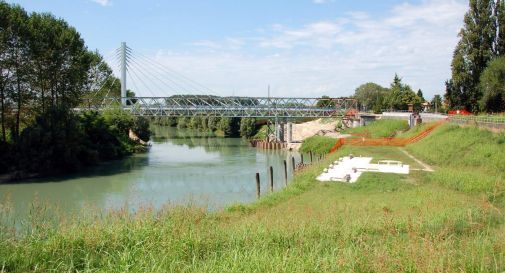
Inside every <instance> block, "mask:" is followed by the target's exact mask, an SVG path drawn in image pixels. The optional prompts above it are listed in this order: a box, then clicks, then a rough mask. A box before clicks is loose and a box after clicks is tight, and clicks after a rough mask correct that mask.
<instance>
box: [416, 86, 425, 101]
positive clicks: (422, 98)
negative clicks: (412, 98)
mask: <svg viewBox="0 0 505 273" xmlns="http://www.w3.org/2000/svg"><path fill="white" fill-rule="evenodd" d="M417 96H418V97H419V98H420V99H421V102H425V101H426V100H425V99H424V95H423V90H421V89H419V90H417Z"/></svg>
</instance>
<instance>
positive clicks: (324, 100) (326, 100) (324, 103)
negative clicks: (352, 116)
mask: <svg viewBox="0 0 505 273" xmlns="http://www.w3.org/2000/svg"><path fill="white" fill-rule="evenodd" d="M316 107H318V108H332V107H335V102H334V101H331V100H330V97H328V96H322V97H321V99H320V100H318V101H317V103H316Z"/></svg>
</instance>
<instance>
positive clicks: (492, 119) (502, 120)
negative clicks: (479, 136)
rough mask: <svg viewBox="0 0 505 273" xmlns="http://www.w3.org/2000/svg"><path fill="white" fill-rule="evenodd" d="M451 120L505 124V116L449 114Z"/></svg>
mask: <svg viewBox="0 0 505 273" xmlns="http://www.w3.org/2000/svg"><path fill="white" fill-rule="evenodd" d="M449 121H456V122H458V121H466V122H470V121H474V122H477V123H490V124H505V116H449Z"/></svg>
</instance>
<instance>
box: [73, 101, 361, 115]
mask: <svg viewBox="0 0 505 273" xmlns="http://www.w3.org/2000/svg"><path fill="white" fill-rule="evenodd" d="M124 104H126V105H124ZM118 107H122V108H123V109H125V110H128V111H130V112H131V113H132V114H133V115H137V116H171V117H193V116H216V117H260V118H261V117H263V118H324V117H343V116H345V115H346V114H347V113H348V111H349V110H351V109H356V107H357V100H356V99H352V98H268V97H217V96H172V97H135V98H119V97H112V98H104V99H100V100H97V99H95V100H92V99H89V100H85V101H84V102H83V103H82V105H81V106H80V107H78V108H76V110H85V109H91V110H99V111H100V110H105V109H111V108H118Z"/></svg>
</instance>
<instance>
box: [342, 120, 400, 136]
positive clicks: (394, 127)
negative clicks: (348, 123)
mask: <svg viewBox="0 0 505 273" xmlns="http://www.w3.org/2000/svg"><path fill="white" fill-rule="evenodd" d="M408 128H409V126H408V123H407V121H406V120H395V119H381V120H377V121H374V122H372V123H371V124H369V125H367V126H361V127H356V128H349V129H346V130H344V131H343V133H345V134H366V135H368V136H369V137H370V138H383V137H391V136H395V134H396V133H397V132H399V131H405V130H407V129H408Z"/></svg>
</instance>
